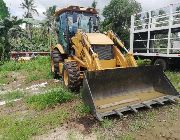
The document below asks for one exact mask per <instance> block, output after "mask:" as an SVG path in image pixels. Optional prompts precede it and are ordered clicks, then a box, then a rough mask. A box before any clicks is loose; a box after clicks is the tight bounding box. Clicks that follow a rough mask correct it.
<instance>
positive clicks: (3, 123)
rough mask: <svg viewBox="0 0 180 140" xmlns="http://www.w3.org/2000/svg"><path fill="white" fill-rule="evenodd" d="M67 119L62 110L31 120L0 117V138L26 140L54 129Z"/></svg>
mask: <svg viewBox="0 0 180 140" xmlns="http://www.w3.org/2000/svg"><path fill="white" fill-rule="evenodd" d="M67 118H68V114H67V112H65V111H64V110H60V111H53V112H50V113H45V114H44V113H41V114H38V115H37V116H34V117H31V118H28V117H26V118H24V119H18V118H16V117H8V116H3V115H1V116H0V130H1V131H0V136H1V135H2V139H5V140H6V139H8V140H27V139H30V138H31V137H32V136H33V135H37V134H41V133H43V132H46V131H47V130H48V129H49V128H55V127H56V126H58V125H60V124H62V123H63V122H64V121H65V120H66V119H67Z"/></svg>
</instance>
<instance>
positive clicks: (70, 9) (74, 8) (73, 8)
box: [55, 6, 98, 16]
mask: <svg viewBox="0 0 180 140" xmlns="http://www.w3.org/2000/svg"><path fill="white" fill-rule="evenodd" d="M65 12H85V13H91V14H98V12H97V10H96V9H95V8H90V7H89V8H84V7H79V6H69V7H66V8H62V9H60V10H57V11H56V12H55V16H59V15H60V14H62V13H65Z"/></svg>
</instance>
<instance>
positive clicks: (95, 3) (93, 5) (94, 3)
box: [91, 0, 97, 8]
mask: <svg viewBox="0 0 180 140" xmlns="http://www.w3.org/2000/svg"><path fill="white" fill-rule="evenodd" d="M96 6H97V1H96V0H94V1H93V3H92V5H91V7H93V8H96Z"/></svg>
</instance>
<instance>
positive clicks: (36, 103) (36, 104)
mask: <svg viewBox="0 0 180 140" xmlns="http://www.w3.org/2000/svg"><path fill="white" fill-rule="evenodd" d="M73 97H74V95H73V94H72V93H70V92H68V91H67V90H65V89H63V88H56V89H52V90H49V91H47V92H45V93H43V94H38V95H33V96H30V97H27V98H26V102H27V104H28V105H29V106H30V107H32V108H34V109H37V110H42V109H45V108H47V107H52V106H55V105H57V104H59V103H63V102H67V101H70V100H72V99H73Z"/></svg>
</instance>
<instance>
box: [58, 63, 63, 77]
mask: <svg viewBox="0 0 180 140" xmlns="http://www.w3.org/2000/svg"><path fill="white" fill-rule="evenodd" d="M62 71H63V63H59V74H60V75H61V74H62Z"/></svg>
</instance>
